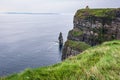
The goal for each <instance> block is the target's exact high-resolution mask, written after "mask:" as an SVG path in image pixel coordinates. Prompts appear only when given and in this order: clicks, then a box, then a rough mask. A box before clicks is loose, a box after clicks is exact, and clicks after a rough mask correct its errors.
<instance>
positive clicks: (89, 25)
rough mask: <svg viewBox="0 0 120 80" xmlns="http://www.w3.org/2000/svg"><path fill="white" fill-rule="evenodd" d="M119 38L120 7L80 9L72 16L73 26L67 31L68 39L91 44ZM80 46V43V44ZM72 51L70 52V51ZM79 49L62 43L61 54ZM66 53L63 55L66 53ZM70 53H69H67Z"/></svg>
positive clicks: (73, 52)
mask: <svg viewBox="0 0 120 80" xmlns="http://www.w3.org/2000/svg"><path fill="white" fill-rule="evenodd" d="M114 39H120V9H119V8H118V9H89V8H87V9H80V10H78V11H77V12H76V14H75V16H74V28H73V29H72V30H71V31H69V33H68V40H72V41H78V42H80V41H81V42H85V43H86V44H89V45H91V46H95V45H98V44H101V43H102V42H104V41H110V40H114ZM81 47H82V45H81ZM70 51H71V52H72V53H71V52H70ZM80 52H81V51H78V50H74V49H72V48H69V46H66V44H65V45H64V49H63V56H62V58H63V59H65V58H67V57H68V56H71V55H76V54H78V53H80ZM66 53H67V55H64V54H66ZM69 54H70V55H69Z"/></svg>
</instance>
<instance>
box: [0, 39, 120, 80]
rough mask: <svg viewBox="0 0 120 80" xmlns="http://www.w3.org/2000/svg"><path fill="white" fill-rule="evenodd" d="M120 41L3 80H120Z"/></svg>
mask: <svg viewBox="0 0 120 80" xmlns="http://www.w3.org/2000/svg"><path fill="white" fill-rule="evenodd" d="M119 79H120V41H111V42H105V43H103V44H102V45H99V46H95V47H92V48H89V49H88V50H86V51H84V52H83V53H81V54H79V55H77V56H74V57H70V58H68V59H66V60H65V61H64V62H61V63H58V64H56V65H53V66H48V67H43V68H38V69H27V70H25V71H23V72H21V73H18V74H14V75H11V76H8V77H6V78H1V80H119Z"/></svg>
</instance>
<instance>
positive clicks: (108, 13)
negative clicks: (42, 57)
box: [75, 8, 120, 19]
mask: <svg viewBox="0 0 120 80" xmlns="http://www.w3.org/2000/svg"><path fill="white" fill-rule="evenodd" d="M118 10H120V9H119V8H118V9H116V8H104V9H102V8H101V9H89V8H86V9H80V10H78V11H77V12H76V14H75V16H77V17H80V18H85V17H88V16H95V17H109V18H112V19H113V18H115V17H116V11H118Z"/></svg>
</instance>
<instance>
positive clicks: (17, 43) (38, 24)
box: [0, 14, 73, 76]
mask: <svg viewBox="0 0 120 80" xmlns="http://www.w3.org/2000/svg"><path fill="white" fill-rule="evenodd" d="M72 21H73V15H24V14H21V15H20V14H14V15H13V14H4V15H2V14H1V15H0V76H4V75H8V74H11V73H16V72H20V71H22V70H24V69H25V68H36V67H40V66H47V65H52V64H55V63H58V62H60V61H61V53H60V51H59V45H58V43H57V41H58V35H59V32H62V33H63V36H64V41H65V40H66V37H67V33H68V31H69V30H70V29H71V28H72Z"/></svg>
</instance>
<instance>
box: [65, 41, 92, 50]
mask: <svg viewBox="0 0 120 80" xmlns="http://www.w3.org/2000/svg"><path fill="white" fill-rule="evenodd" d="M65 45H66V46H69V47H71V48H72V49H74V50H78V51H84V50H86V49H88V48H90V47H91V46H90V45H88V44H86V43H85V42H80V41H73V40H67V41H66V42H65Z"/></svg>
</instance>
